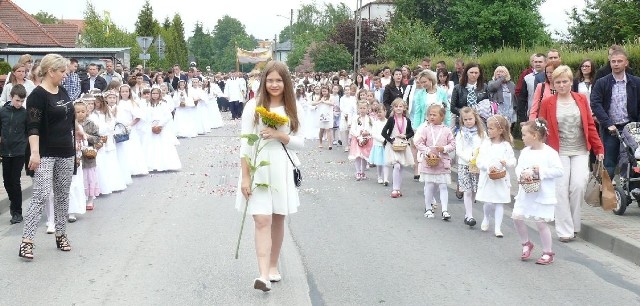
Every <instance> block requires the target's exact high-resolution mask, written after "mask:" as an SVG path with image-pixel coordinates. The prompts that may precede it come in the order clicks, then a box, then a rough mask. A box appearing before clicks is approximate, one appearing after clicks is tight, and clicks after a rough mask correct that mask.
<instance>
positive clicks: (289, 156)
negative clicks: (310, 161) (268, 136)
mask: <svg viewBox="0 0 640 306" xmlns="http://www.w3.org/2000/svg"><path fill="white" fill-rule="evenodd" d="M280 144H281V145H282V148H283V149H284V153H287V157H288V158H289V161H290V162H291V165H292V166H293V168H296V169H298V167H297V166H296V164H294V163H293V159H291V155H289V151H287V147H285V145H284V143H282V142H281V143H280Z"/></svg>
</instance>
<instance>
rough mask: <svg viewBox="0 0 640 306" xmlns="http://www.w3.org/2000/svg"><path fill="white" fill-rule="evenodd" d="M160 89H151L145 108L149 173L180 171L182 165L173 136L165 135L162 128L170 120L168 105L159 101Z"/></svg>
mask: <svg viewBox="0 0 640 306" xmlns="http://www.w3.org/2000/svg"><path fill="white" fill-rule="evenodd" d="M161 94H162V92H161V91H160V88H152V89H151V99H149V105H148V106H147V118H148V120H149V126H150V128H149V130H150V132H149V135H148V136H147V137H148V139H147V146H146V147H145V149H146V160H147V166H148V168H149V171H167V170H173V171H175V170H180V169H181V168H182V163H181V162H180V157H179V156H178V151H177V150H176V146H175V145H174V138H173V135H171V134H168V133H165V132H164V127H165V126H166V125H167V123H168V122H169V121H170V120H171V112H169V108H170V107H169V106H168V104H167V103H166V102H165V101H163V100H161V99H160V96H161Z"/></svg>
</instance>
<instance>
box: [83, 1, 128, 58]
mask: <svg viewBox="0 0 640 306" xmlns="http://www.w3.org/2000/svg"><path fill="white" fill-rule="evenodd" d="M84 23H85V29H84V33H83V34H82V39H81V44H82V45H83V46H85V47H88V48H116V47H132V44H133V45H136V43H135V39H134V38H133V37H132V36H131V35H130V34H129V33H127V32H126V31H125V30H124V29H121V28H119V27H117V26H116V25H115V24H114V23H113V22H111V20H110V19H108V18H106V17H105V16H102V15H100V14H99V13H98V12H97V11H96V9H95V7H94V6H93V4H92V3H91V2H87V7H86V8H85V11H84ZM132 57H133V50H132Z"/></svg>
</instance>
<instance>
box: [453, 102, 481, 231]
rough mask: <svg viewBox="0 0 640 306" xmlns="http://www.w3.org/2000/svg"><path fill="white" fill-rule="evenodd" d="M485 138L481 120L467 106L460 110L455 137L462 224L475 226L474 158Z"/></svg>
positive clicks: (475, 165) (476, 185)
mask: <svg viewBox="0 0 640 306" xmlns="http://www.w3.org/2000/svg"><path fill="white" fill-rule="evenodd" d="M485 138H486V132H485V129H484V124H482V119H480V116H478V114H477V113H476V111H475V110H474V109H473V108H471V107H468V106H465V107H463V108H461V109H460V132H458V135H456V156H457V157H458V190H460V192H462V193H463V202H464V224H466V225H468V226H471V227H472V226H475V225H476V219H475V218H473V202H475V200H476V194H477V193H478V179H479V175H478V171H477V170H478V169H477V168H478V167H477V164H476V158H477V157H478V152H479V151H480V145H482V142H483V140H484V139H485Z"/></svg>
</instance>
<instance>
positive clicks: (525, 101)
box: [516, 53, 547, 122]
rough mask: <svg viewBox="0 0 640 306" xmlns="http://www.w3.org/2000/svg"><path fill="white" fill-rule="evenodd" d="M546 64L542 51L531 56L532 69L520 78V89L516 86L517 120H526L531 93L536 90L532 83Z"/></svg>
mask: <svg viewBox="0 0 640 306" xmlns="http://www.w3.org/2000/svg"><path fill="white" fill-rule="evenodd" d="M546 65H547V58H546V57H545V55H544V54H542V53H537V54H535V55H534V57H533V71H532V72H530V73H529V74H527V75H526V76H525V77H524V78H523V79H522V86H521V87H520V90H518V88H517V87H516V96H517V97H518V103H517V107H516V113H517V117H518V121H519V122H526V121H527V118H528V117H529V111H530V110H531V104H533V93H534V92H535V91H536V90H535V89H536V88H535V87H533V84H534V82H535V78H536V75H538V74H540V73H541V72H543V71H544V67H545V66H546Z"/></svg>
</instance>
